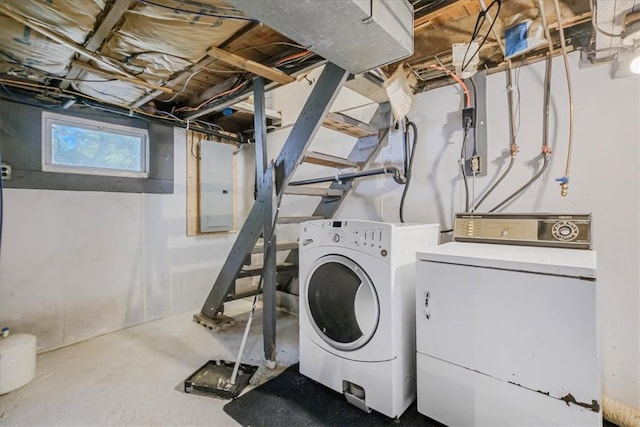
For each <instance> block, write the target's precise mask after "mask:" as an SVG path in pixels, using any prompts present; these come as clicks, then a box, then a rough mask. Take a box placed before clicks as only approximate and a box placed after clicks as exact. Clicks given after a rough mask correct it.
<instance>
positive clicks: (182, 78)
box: [130, 22, 258, 109]
mask: <svg viewBox="0 0 640 427" xmlns="http://www.w3.org/2000/svg"><path fill="white" fill-rule="evenodd" d="M257 25H258V23H257V22H251V23H249V24H247V25H245V26H244V27H242V28H240V29H239V30H238V31H236V32H235V33H234V34H233V35H232V36H231V37H229V38H228V39H227V40H225V42H224V43H222V44H221V45H220V46H219V47H220V48H223V47H225V46H228V45H229V44H231V43H233V42H234V41H236V40H238V39H239V38H240V37H242V36H244V35H245V34H247V33H248V32H249V31H251V30H252V29H253V28H255V27H256V26H257ZM214 62H216V59H215V58H212V57H210V56H205V57H204V58H203V59H201V60H200V61H199V62H198V63H197V64H195V65H194V66H192V67H190V68H187V69H185V70H184V71H182V72H180V74H178V75H177V76H176V77H175V78H173V79H172V80H169V81H168V82H167V83H166V85H165V86H170V87H175V86H176V85H179V84H181V83H184V82H186V81H187V80H188V79H189V77H190V76H191V75H192V74H193V73H194V72H196V71H198V70H202V69H204V68H207V67H208V66H209V65H211V64H213V63H214ZM183 90H184V89H183ZM163 93H164V92H162V91H160V90H156V91H154V92H151V93H150V94H148V95H145V96H143V97H142V98H140V99H138V100H137V101H136V102H134V103H133V104H131V106H130V107H131V108H132V109H136V108H138V107H140V106H142V105H144V104H146V103H147V102H149V101H152V100H154V99H156V98H157V97H158V96H160V95H162V94H163Z"/></svg>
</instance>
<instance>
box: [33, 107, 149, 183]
mask: <svg viewBox="0 0 640 427" xmlns="http://www.w3.org/2000/svg"><path fill="white" fill-rule="evenodd" d="M56 124H59V125H64V126H72V127H75V128H80V129H87V130H93V131H105V132H109V133H115V134H121V135H125V136H134V137H137V138H140V139H141V142H140V145H141V150H142V153H141V159H142V171H131V170H125V169H112V168H100V167H92V166H72V165H59V164H56V163H53V160H52V158H53V152H52V151H53V125H56ZM42 170H43V171H45V172H56V173H68V174H78V175H100V176H110V177H123V178H148V177H149V131H148V129H143V128H136V127H132V126H123V125H116V124H112V123H105V122H100V121H97V120H91V119H85V118H81V117H75V116H69V115H66V114H56V113H52V112H48V111H43V112H42Z"/></svg>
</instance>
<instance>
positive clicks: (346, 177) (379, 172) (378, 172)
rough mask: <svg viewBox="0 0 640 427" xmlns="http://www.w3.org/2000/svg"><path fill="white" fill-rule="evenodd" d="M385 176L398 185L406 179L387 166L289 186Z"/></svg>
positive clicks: (306, 180) (304, 181)
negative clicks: (389, 176)
mask: <svg viewBox="0 0 640 427" xmlns="http://www.w3.org/2000/svg"><path fill="white" fill-rule="evenodd" d="M386 174H391V175H392V176H393V180H394V181H395V182H397V183H398V184H400V185H403V184H406V182H407V180H406V178H405V177H404V175H403V174H402V172H401V171H400V169H398V168H397V167H395V166H388V167H385V168H378V169H371V170H368V171H364V172H353V173H345V174H336V175H335V176H327V177H324V178H311V179H303V180H301V181H294V182H290V183H289V185H293V186H297V185H309V184H321V183H324V182H334V181H350V180H352V179H357V178H365V177H367V176H376V175H386Z"/></svg>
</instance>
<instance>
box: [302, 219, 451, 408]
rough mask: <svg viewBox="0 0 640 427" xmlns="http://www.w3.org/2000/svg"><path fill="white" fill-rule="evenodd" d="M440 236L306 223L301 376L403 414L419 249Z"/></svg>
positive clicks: (382, 226) (366, 224)
mask: <svg viewBox="0 0 640 427" xmlns="http://www.w3.org/2000/svg"><path fill="white" fill-rule="evenodd" d="M438 236H439V225H438V224H428V225H404V224H389V223H381V222H372V221H360V220H340V221H338V220H319V221H309V222H306V223H303V224H301V227H300V372H301V373H302V374H303V375H305V376H307V377H309V378H311V379H312V380H315V381H317V382H319V383H321V384H323V385H325V386H327V387H330V388H331V389H333V390H335V391H337V392H338V393H342V394H344V396H345V397H346V399H347V400H348V401H349V402H351V403H352V404H354V405H356V406H358V407H360V408H361V409H363V410H366V411H370V410H372V409H373V410H375V411H377V412H380V413H382V414H384V415H387V416H389V417H398V416H400V415H402V413H403V412H404V411H405V410H406V409H407V407H408V406H409V405H410V404H411V403H412V402H413V400H414V399H415V393H416V385H415V308H414V307H415V282H414V280H415V260H416V252H418V251H421V250H425V249H427V248H429V247H431V246H435V245H437V244H438Z"/></svg>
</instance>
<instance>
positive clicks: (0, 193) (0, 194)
mask: <svg viewBox="0 0 640 427" xmlns="http://www.w3.org/2000/svg"><path fill="white" fill-rule="evenodd" d="M0 164H2V150H0ZM2 181H3V180H2V176H0V254H2V224H3V218H4V189H3V184H2Z"/></svg>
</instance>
